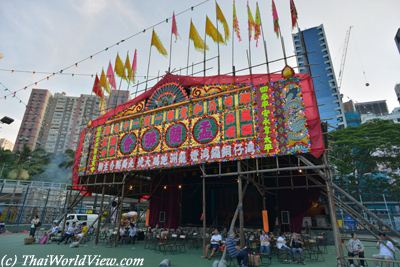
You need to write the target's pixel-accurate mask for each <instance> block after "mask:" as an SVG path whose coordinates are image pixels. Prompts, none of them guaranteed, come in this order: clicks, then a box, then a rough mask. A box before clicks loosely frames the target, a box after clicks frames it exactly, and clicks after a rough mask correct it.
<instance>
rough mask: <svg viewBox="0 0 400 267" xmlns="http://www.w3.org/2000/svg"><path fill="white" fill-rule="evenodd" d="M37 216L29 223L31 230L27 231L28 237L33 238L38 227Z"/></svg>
mask: <svg viewBox="0 0 400 267" xmlns="http://www.w3.org/2000/svg"><path fill="white" fill-rule="evenodd" d="M40 225H41V224H40V220H39V216H37V215H35V216H34V217H33V219H32V221H31V229H30V231H29V236H31V237H33V238H35V233H36V228H38V227H40Z"/></svg>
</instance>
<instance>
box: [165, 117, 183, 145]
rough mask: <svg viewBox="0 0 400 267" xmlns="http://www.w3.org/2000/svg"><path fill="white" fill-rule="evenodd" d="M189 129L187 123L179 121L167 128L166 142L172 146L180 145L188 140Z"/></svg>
mask: <svg viewBox="0 0 400 267" xmlns="http://www.w3.org/2000/svg"><path fill="white" fill-rule="evenodd" d="M186 137H187V129H186V126H185V124H183V123H181V122H179V123H176V124H173V125H171V126H169V127H168V128H167V131H166V133H165V142H166V144H167V146H169V147H171V148H176V147H180V146H181V145H182V144H183V143H184V142H185V140H186Z"/></svg>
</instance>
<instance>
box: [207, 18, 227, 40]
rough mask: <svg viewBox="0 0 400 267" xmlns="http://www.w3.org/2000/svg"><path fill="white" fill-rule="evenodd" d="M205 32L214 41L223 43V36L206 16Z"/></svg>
mask: <svg viewBox="0 0 400 267" xmlns="http://www.w3.org/2000/svg"><path fill="white" fill-rule="evenodd" d="M206 34H207V35H208V36H210V37H211V38H212V39H213V40H214V42H216V43H224V38H223V37H222V35H221V34H220V33H219V32H218V30H217V28H215V26H214V24H213V23H212V22H211V20H210V19H209V18H208V16H206Z"/></svg>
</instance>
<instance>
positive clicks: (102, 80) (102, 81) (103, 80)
mask: <svg viewBox="0 0 400 267" xmlns="http://www.w3.org/2000/svg"><path fill="white" fill-rule="evenodd" d="M99 84H100V86H101V87H102V88H103V89H104V90H105V91H106V92H107V93H108V94H110V85H109V84H108V81H107V77H106V74H105V72H104V69H102V70H101V75H100V82H99Z"/></svg>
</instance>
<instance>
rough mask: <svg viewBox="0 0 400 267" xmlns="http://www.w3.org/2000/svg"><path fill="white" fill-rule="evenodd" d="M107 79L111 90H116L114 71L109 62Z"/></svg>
mask: <svg viewBox="0 0 400 267" xmlns="http://www.w3.org/2000/svg"><path fill="white" fill-rule="evenodd" d="M107 79H108V82H109V83H110V84H111V87H112V89H114V90H116V88H117V84H116V83H115V76H114V70H113V67H112V65H111V61H110V62H109V63H108V68H107Z"/></svg>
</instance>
